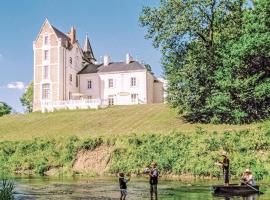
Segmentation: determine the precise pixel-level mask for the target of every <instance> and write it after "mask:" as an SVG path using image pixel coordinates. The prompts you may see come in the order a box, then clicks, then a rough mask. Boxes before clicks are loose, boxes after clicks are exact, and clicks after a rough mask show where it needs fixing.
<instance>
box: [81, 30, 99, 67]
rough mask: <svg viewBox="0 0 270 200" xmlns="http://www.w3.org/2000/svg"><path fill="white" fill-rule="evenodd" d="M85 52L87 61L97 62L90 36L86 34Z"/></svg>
mask: <svg viewBox="0 0 270 200" xmlns="http://www.w3.org/2000/svg"><path fill="white" fill-rule="evenodd" d="M83 52H84V56H85V58H86V59H88V60H89V61H91V62H94V61H96V59H95V56H94V53H93V50H92V47H91V44H90V41H89V38H88V34H86V36H85V40H84V46H83Z"/></svg>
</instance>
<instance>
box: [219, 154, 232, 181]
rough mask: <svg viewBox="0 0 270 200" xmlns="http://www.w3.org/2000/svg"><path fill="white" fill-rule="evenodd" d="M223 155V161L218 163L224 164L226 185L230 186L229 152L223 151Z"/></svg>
mask: <svg viewBox="0 0 270 200" xmlns="http://www.w3.org/2000/svg"><path fill="white" fill-rule="evenodd" d="M221 156H223V161H222V162H218V163H217V165H220V166H222V170H223V176H224V185H225V186H229V177H230V160H229V158H228V156H227V153H226V152H225V151H223V152H222V153H221Z"/></svg>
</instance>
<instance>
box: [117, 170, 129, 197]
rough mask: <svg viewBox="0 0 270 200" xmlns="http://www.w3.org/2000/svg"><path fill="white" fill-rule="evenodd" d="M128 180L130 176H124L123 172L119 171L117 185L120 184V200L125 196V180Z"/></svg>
mask: <svg viewBox="0 0 270 200" xmlns="http://www.w3.org/2000/svg"><path fill="white" fill-rule="evenodd" d="M128 181H130V177H129V178H128V179H126V178H125V174H124V173H123V172H120V173H119V186H120V200H125V199H126V196H127V182H128Z"/></svg>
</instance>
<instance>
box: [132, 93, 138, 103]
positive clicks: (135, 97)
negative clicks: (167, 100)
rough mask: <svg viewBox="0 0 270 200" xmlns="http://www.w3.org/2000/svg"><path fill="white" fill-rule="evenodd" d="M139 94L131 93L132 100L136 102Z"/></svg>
mask: <svg viewBox="0 0 270 200" xmlns="http://www.w3.org/2000/svg"><path fill="white" fill-rule="evenodd" d="M137 97H138V94H131V102H136V100H137Z"/></svg>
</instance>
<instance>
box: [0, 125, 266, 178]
mask: <svg viewBox="0 0 270 200" xmlns="http://www.w3.org/2000/svg"><path fill="white" fill-rule="evenodd" d="M100 145H104V146H108V147H110V149H113V151H112V153H111V155H110V158H111V159H110V161H109V164H108V173H116V172H119V171H125V172H132V173H135V174H140V173H141V171H142V169H143V168H144V167H146V166H148V165H149V164H150V163H151V162H152V160H155V161H157V163H158V167H159V170H160V172H161V173H162V174H172V175H183V174H188V175H193V176H201V177H203V176H209V177H220V176H221V175H222V171H221V169H220V168H219V167H218V166H216V165H214V163H215V162H216V161H218V160H221V159H222V158H221V157H220V156H219V153H220V151H221V150H226V151H227V152H228V153H229V158H230V161H231V168H230V169H231V174H232V176H234V177H238V176H240V175H241V174H242V171H243V170H244V169H246V168H250V169H251V170H252V171H253V173H254V175H255V177H256V178H257V179H263V178H265V177H267V176H268V175H269V171H270V130H266V129H265V130H261V131H256V132H254V131H227V132H223V133H219V132H212V133H209V132H206V131H204V130H202V129H198V130H197V131H196V132H194V133H193V134H184V133H181V132H179V131H173V132H170V133H168V134H131V135H126V136H125V137H119V135H115V136H102V137H87V138H84V139H80V138H78V137H76V136H72V137H68V138H66V137H64V138H60V139H53V138H52V139H42V138H39V139H34V140H29V141H20V142H1V143H0V168H1V169H6V170H8V171H9V173H11V174H12V173H14V172H17V173H23V172H27V173H29V171H30V172H31V173H33V174H36V175H44V173H45V172H46V171H47V170H49V169H51V168H62V169H63V172H62V173H63V174H62V175H72V174H73V171H72V165H73V163H74V160H75V157H76V154H77V152H78V151H79V150H86V151H92V150H94V149H95V148H97V147H98V146H100Z"/></svg>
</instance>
